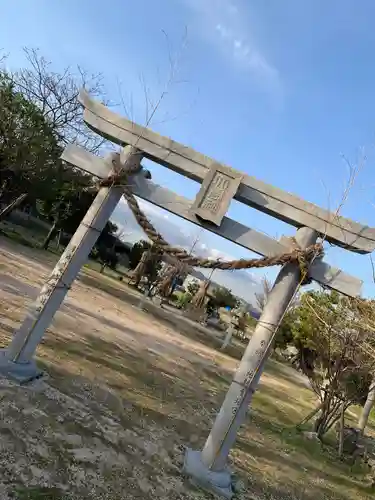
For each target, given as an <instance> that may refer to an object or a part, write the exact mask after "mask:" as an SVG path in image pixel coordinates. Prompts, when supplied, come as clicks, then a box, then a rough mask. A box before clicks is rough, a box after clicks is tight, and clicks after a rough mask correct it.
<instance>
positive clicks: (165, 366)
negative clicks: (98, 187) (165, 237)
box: [0, 239, 371, 500]
mask: <svg viewBox="0 0 375 500" xmlns="http://www.w3.org/2000/svg"><path fill="white" fill-rule="evenodd" d="M54 259H55V256H53V255H51V254H48V253H44V252H38V251H36V250H31V249H28V248H26V247H22V246H17V245H15V244H13V243H10V242H9V241H8V240H4V239H0V341H1V344H2V346H6V345H7V344H8V343H9V339H10V336H11V335H12V333H13V331H14V329H15V328H16V327H17V325H19V323H20V321H21V320H22V318H23V316H24V314H25V311H26V307H27V305H28V304H29V303H30V301H31V300H32V298H35V296H36V294H37V293H38V290H39V287H40V285H41V284H42V283H43V280H44V279H45V277H46V276H47V274H48V273H49V271H50V269H51V267H52V265H53V262H54ZM99 279H100V278H99ZM116 286H125V285H121V284H118V285H116ZM38 361H39V363H40V365H41V366H42V367H43V368H44V369H45V370H46V373H47V376H46V378H45V379H44V380H42V381H39V382H37V383H35V384H34V385H33V386H32V387H19V386H17V385H15V384H12V383H10V382H8V381H6V380H0V395H1V396H0V397H1V399H0V411H1V419H0V440H1V441H0V442H1V453H0V498H1V499H4V500H5V499H7V498H18V499H39V498H43V499H63V498H64V499H65V498H66V499H89V498H90V499H103V500H104V499H113V500H115V499H129V500H132V499H138V498H142V499H145V500H151V499H153V500H157V499H169V500H175V499H176V500H177V499H186V500H190V499H191V500H199V499H203V498H204V499H206V498H210V496H209V495H208V494H207V493H204V492H202V491H201V490H200V489H198V488H196V487H195V486H193V485H192V484H190V482H189V481H188V480H187V479H185V478H184V477H182V475H181V473H180V470H181V465H182V461H183V451H184V447H186V446H190V447H194V448H201V447H202V445H203V443H204V441H205V438H206V437H207V434H208V432H209V429H210V428H211V426H212V423H213V420H214V417H215V414H216V412H217V410H218V409H219V408H220V404H221V402H222V400H223V397H224V395H225V392H226V390H227V388H228V385H229V383H230V380H231V377H232V374H233V371H234V370H235V368H236V366H237V364H238V361H237V360H236V359H234V358H232V357H230V356H228V355H226V354H223V353H221V352H219V351H217V350H215V349H214V348H212V347H211V346H210V345H205V344H204V343H202V342H201V341H200V340H199V338H198V337H196V336H195V334H194V331H193V330H192V332H191V335H188V336H187V335H185V334H184V335H182V334H181V333H179V332H178V331H176V330H175V329H173V328H172V327H170V326H168V324H165V323H162V322H161V321H160V320H157V319H155V318H154V317H152V316H151V315H150V314H147V313H145V312H142V311H141V310H139V309H138V308H137V307H134V306H131V305H130V304H128V303H126V302H124V301H122V300H120V299H119V298H117V297H115V296H113V295H109V294H108V293H107V292H105V291H103V290H101V289H99V288H93V287H90V286H87V285H85V284H84V281H77V282H76V284H75V285H74V286H73V288H72V290H71V291H70V293H69V296H68V298H67V299H66V301H65V302H64V305H63V307H62V309H61V311H60V312H59V313H58V314H57V315H56V317H55V320H54V322H53V326H52V327H51V328H50V329H49V330H48V332H47V334H46V336H45V338H44V339H43V342H42V344H41V346H40V348H39V350H38ZM313 404H314V398H313V396H312V394H311V392H310V391H309V390H308V389H307V388H306V387H305V386H304V384H303V383H300V381H299V380H298V379H296V378H295V377H293V374H292V373H291V371H289V370H288V369H285V368H284V367H283V366H282V365H279V364H278V363H276V362H272V363H271V364H270V365H269V367H268V370H267V373H266V374H265V375H264V377H263V379H262V384H261V388H260V390H259V392H258V393H257V395H256V397H255V400H254V407H253V410H252V414H251V418H250V417H249V420H248V422H247V424H246V425H245V426H244V428H243V429H242V430H241V432H240V435H239V438H238V440H237V444H236V447H235V449H234V450H233V451H232V454H231V461H232V465H233V468H234V470H235V471H236V473H237V475H238V479H239V484H241V485H242V487H241V490H242V491H241V492H240V493H239V494H238V498H240V499H244V500H245V499H246V500H247V499H285V500H286V499H294V500H297V499H299V500H301V499H306V500H310V499H311V500H313V499H314V500H322V499H330V498H331V499H339V498H340V499H349V500H350V499H353V500H354V498H357V499H358V498H359V499H366V498H370V496H371V493H370V492H369V491H368V490H367V489H366V488H365V487H364V486H363V485H362V484H363V483H362V480H363V474H364V471H363V470H362V469H361V470H357V469H356V470H354V469H353V468H350V467H349V466H348V465H346V464H344V463H339V464H338V463H337V462H334V461H332V457H331V456H330V455H329V453H328V452H327V451H325V450H321V449H320V448H319V446H318V445H317V444H316V443H310V442H303V443H302V444H301V438H300V436H298V435H297V434H296V432H295V431H294V428H295V425H296V423H298V421H299V420H301V419H302V417H303V416H304V415H305V414H306V413H308V412H309V410H310V409H311V408H312V406H313ZM317 447H318V448H319V449H317Z"/></svg>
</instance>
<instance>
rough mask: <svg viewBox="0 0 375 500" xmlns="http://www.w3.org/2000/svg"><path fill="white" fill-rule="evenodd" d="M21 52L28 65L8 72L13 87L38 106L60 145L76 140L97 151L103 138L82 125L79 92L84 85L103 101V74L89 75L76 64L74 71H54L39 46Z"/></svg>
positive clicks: (75, 141) (90, 149) (103, 140)
mask: <svg viewBox="0 0 375 500" xmlns="http://www.w3.org/2000/svg"><path fill="white" fill-rule="evenodd" d="M24 52H25V55H26V59H27V61H28V67H26V68H22V69H20V70H18V71H16V72H14V73H8V74H7V75H8V77H9V78H10V80H11V81H12V83H13V84H14V86H15V89H16V90H17V91H19V92H20V93H21V94H22V95H24V96H25V97H26V98H27V99H28V100H29V101H31V102H33V103H34V104H36V105H37V106H38V108H39V109H41V111H42V113H43V116H44V117H45V118H46V120H47V121H48V123H49V124H50V125H51V126H52V128H53V130H54V132H55V133H56V134H57V136H58V138H59V140H60V142H61V144H62V145H66V144H70V143H76V144H79V145H81V146H83V147H85V148H86V149H88V150H89V151H91V152H97V151H98V150H99V149H100V148H101V147H102V146H103V143H104V142H105V139H103V138H102V137H100V136H99V135H98V134H95V133H94V132H92V131H91V130H89V128H88V127H87V126H86V125H85V123H84V121H83V113H82V109H81V106H80V104H79V102H78V94H79V91H80V89H81V88H85V89H86V90H87V91H88V92H89V93H90V94H91V95H92V96H94V97H98V98H101V99H102V100H103V97H104V96H105V92H104V86H103V79H102V75H101V74H89V73H88V72H86V71H85V70H83V69H82V68H80V67H79V66H78V67H77V68H76V70H75V71H74V70H72V69H71V68H70V67H66V68H65V69H64V70H63V71H62V72H56V71H54V69H53V68H52V65H51V62H50V61H48V60H47V59H45V58H44V57H43V56H42V55H41V54H40V52H39V50H38V49H28V48H25V49H24Z"/></svg>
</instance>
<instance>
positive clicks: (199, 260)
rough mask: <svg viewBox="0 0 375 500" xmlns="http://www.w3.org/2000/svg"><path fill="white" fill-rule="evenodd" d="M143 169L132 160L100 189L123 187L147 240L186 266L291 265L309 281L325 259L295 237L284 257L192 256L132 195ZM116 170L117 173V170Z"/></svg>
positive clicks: (316, 246) (319, 251)
mask: <svg viewBox="0 0 375 500" xmlns="http://www.w3.org/2000/svg"><path fill="white" fill-rule="evenodd" d="M113 163H114V165H115V163H117V162H116V161H115V160H114V162H113ZM115 166H117V165H115ZM141 168H142V167H141V165H140V164H138V165H137V166H135V165H134V163H133V164H132V162H131V161H126V162H125V164H122V165H121V168H120V170H119V171H118V172H115V173H111V174H110V175H109V176H108V177H107V178H106V179H103V180H102V181H100V183H99V185H100V187H110V186H121V187H122V188H123V190H124V198H125V199H126V201H127V203H128V205H129V207H130V210H131V211H132V213H133V215H134V217H135V219H136V221H137V222H138V224H139V225H140V227H141V228H142V229H143V230H144V232H145V233H146V235H147V236H148V238H149V239H150V240H151V241H152V242H153V243H154V245H156V246H157V247H158V249H159V250H160V251H161V252H162V253H165V254H168V255H171V256H173V257H174V258H176V259H177V260H179V261H180V262H181V263H183V264H187V265H190V266H192V267H202V268H205V269H221V270H235V269H260V268H263V267H272V266H283V265H285V264H289V263H298V265H299V268H300V272H301V279H302V281H304V282H306V281H307V280H308V269H309V265H310V263H311V262H312V261H313V260H315V259H316V258H320V257H322V256H323V245H322V243H315V244H314V245H311V246H309V247H308V248H306V249H304V250H303V249H301V248H300V247H299V245H298V243H297V241H296V240H295V238H290V241H291V245H292V247H293V248H292V250H291V251H290V252H286V253H284V254H282V255H275V256H271V257H260V258H257V259H238V260H231V261H223V260H220V259H207V258H203V257H196V256H194V255H191V254H189V253H188V252H187V251H186V250H184V249H183V248H180V247H174V246H172V245H170V244H169V243H168V242H167V241H166V240H165V239H164V238H163V236H162V235H161V234H160V233H159V232H158V231H157V230H156V229H155V227H154V226H153V224H152V223H151V222H150V221H149V219H148V218H147V217H146V215H145V213H144V212H143V211H142V210H141V208H140V206H139V204H138V202H137V200H136V198H135V196H134V194H133V192H132V189H131V186H130V185H129V183H128V182H127V179H128V177H129V176H130V175H132V174H135V173H136V172H137V171H139V170H140V169H141ZM114 170H116V168H115V169H114Z"/></svg>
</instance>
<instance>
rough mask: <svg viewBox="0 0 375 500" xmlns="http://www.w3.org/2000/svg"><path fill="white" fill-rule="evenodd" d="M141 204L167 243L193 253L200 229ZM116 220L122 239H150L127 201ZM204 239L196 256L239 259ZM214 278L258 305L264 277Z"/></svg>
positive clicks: (218, 274) (220, 274)
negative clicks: (258, 293)
mask: <svg viewBox="0 0 375 500" xmlns="http://www.w3.org/2000/svg"><path fill="white" fill-rule="evenodd" d="M139 203H140V205H141V207H142V210H144V212H145V213H146V214H147V216H148V217H149V218H150V220H151V221H152V222H153V224H154V225H155V227H156V229H157V230H158V231H160V232H161V233H162V234H163V236H164V237H165V238H166V240H167V241H169V242H170V243H172V244H173V245H178V246H180V247H182V248H184V249H185V250H187V251H190V250H191V248H192V243H193V242H194V241H195V238H196V233H197V230H196V226H193V225H192V224H190V223H188V222H185V221H182V220H181V219H179V222H178V223H177V222H176V221H175V220H174V219H175V218H174V216H173V215H170V214H166V213H165V212H164V211H163V210H161V209H160V208H158V207H156V206H154V205H152V204H150V203H147V202H144V201H142V200H140V201H139ZM112 220H113V221H114V222H115V223H116V224H117V225H118V227H119V231H120V234H121V237H122V238H123V239H124V240H125V241H129V242H131V243H135V242H136V241H139V240H140V239H146V238H147V237H146V235H145V234H144V233H143V231H142V230H141V229H140V227H139V226H138V223H137V222H136V220H135V218H134V216H133V214H132V213H131V211H130V209H129V207H128V206H127V204H126V203H125V202H124V201H123V200H121V202H120V203H119V205H118V206H117V208H116V210H115V212H114V214H113V217H112ZM200 238H201V239H200V240H198V241H197V243H196V245H195V247H194V254H196V255H200V256H202V257H205V258H210V259H222V260H224V261H225V260H232V259H234V258H235V257H234V256H233V255H230V254H228V253H225V252H223V251H221V250H219V249H217V248H212V247H209V246H208V245H207V243H206V242H204V241H202V240H203V238H204V232H203V233H202V235H201V236H200ZM199 271H200V272H202V273H203V274H205V275H206V276H209V275H210V274H211V271H210V270H205V269H199ZM214 274H215V281H216V282H217V283H218V284H220V285H223V286H225V287H227V288H229V289H231V290H232V291H233V293H235V294H236V295H237V296H239V297H241V298H243V299H245V300H246V301H247V302H250V303H251V302H254V300H255V293H257V292H259V291H260V277H259V276H257V275H255V274H253V273H251V272H250V271H242V270H238V271H215V272H214Z"/></svg>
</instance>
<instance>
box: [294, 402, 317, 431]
mask: <svg viewBox="0 0 375 500" xmlns="http://www.w3.org/2000/svg"><path fill="white" fill-rule="evenodd" d="M322 406H323V403H320V404H319V405H318V406H317V407H316V408H314V410H312V411H311V412H310V413H309V414H308V415H306V417H305V418H304V419H303V420H302V421H301V422H300V423H299V424H298V425H297V429H300V428H301V427H302V426H303V425H305V424H307V422H309V421H310V420H311V419H312V418H313V417H315V415H316V414H317V413H318V412H319V411H320V410H321V409H322Z"/></svg>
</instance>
